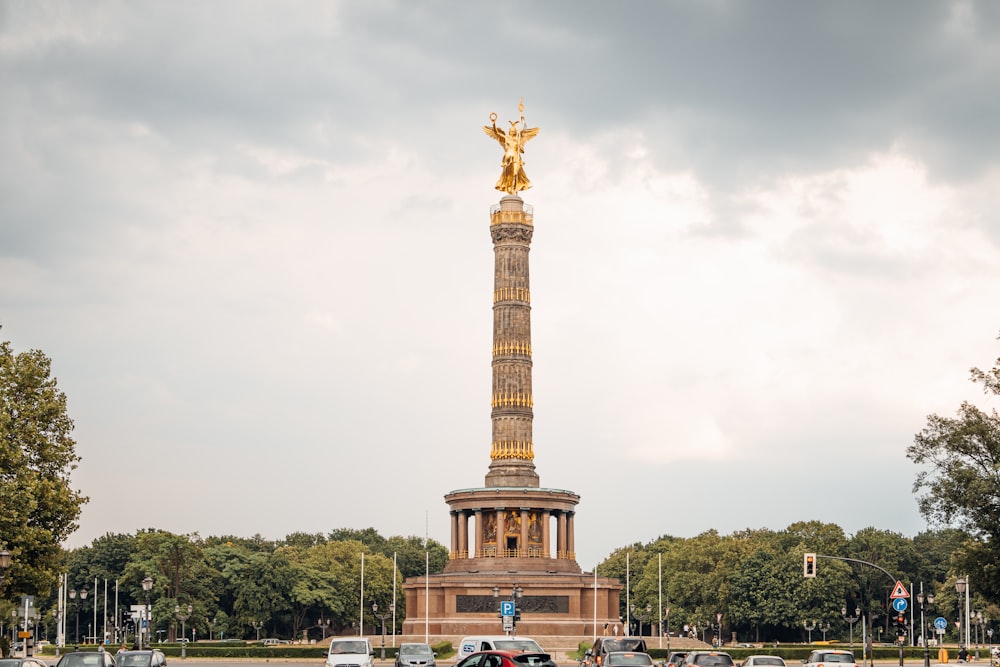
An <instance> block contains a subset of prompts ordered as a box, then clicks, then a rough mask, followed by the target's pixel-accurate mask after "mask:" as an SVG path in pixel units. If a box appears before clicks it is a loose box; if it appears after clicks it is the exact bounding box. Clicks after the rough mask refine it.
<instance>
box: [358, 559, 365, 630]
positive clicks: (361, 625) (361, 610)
mask: <svg viewBox="0 0 1000 667" xmlns="http://www.w3.org/2000/svg"><path fill="white" fill-rule="evenodd" d="M364 636H365V552H364V551H362V552H361V604H360V605H359V607H358V637H364Z"/></svg>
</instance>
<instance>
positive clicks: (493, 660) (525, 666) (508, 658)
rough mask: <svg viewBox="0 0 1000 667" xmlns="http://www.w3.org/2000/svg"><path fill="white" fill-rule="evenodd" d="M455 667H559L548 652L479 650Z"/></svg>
mask: <svg viewBox="0 0 1000 667" xmlns="http://www.w3.org/2000/svg"><path fill="white" fill-rule="evenodd" d="M455 667H559V666H558V665H557V664H556V663H555V661H553V660H552V657H551V656H550V655H549V654H548V653H514V652H513V651H480V652H479V653H473V654H472V655H470V656H467V657H466V658H465V659H464V660H462V661H461V662H459V663H458V664H456V665H455Z"/></svg>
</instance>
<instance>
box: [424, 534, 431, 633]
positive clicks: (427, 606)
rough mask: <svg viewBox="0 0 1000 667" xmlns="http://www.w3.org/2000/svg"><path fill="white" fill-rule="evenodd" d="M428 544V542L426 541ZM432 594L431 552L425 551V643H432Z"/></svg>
mask: <svg viewBox="0 0 1000 667" xmlns="http://www.w3.org/2000/svg"><path fill="white" fill-rule="evenodd" d="M424 544H426V542H424ZM430 594H431V552H430V551H425V552H424V643H425V644H430V643H431V640H430V636H431V619H430V616H429V614H430V612H431V604H430V602H431V599H430V597H428V596H429V595H430Z"/></svg>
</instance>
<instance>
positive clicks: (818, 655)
mask: <svg viewBox="0 0 1000 667" xmlns="http://www.w3.org/2000/svg"><path fill="white" fill-rule="evenodd" d="M802 662H803V664H805V665H806V666H807V667H858V663H857V661H856V660H855V659H854V654H853V653H851V652H850V651H835V650H833V649H824V650H822V651H813V652H812V653H810V654H809V657H808V658H803V659H802Z"/></svg>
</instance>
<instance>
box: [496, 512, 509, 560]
mask: <svg viewBox="0 0 1000 667" xmlns="http://www.w3.org/2000/svg"><path fill="white" fill-rule="evenodd" d="M506 532H507V525H506V521H505V520H504V508H503V507H498V508H497V558H503V557H504V556H506V555H507V552H506V547H507V540H506V538H505V537H504V533H506Z"/></svg>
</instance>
